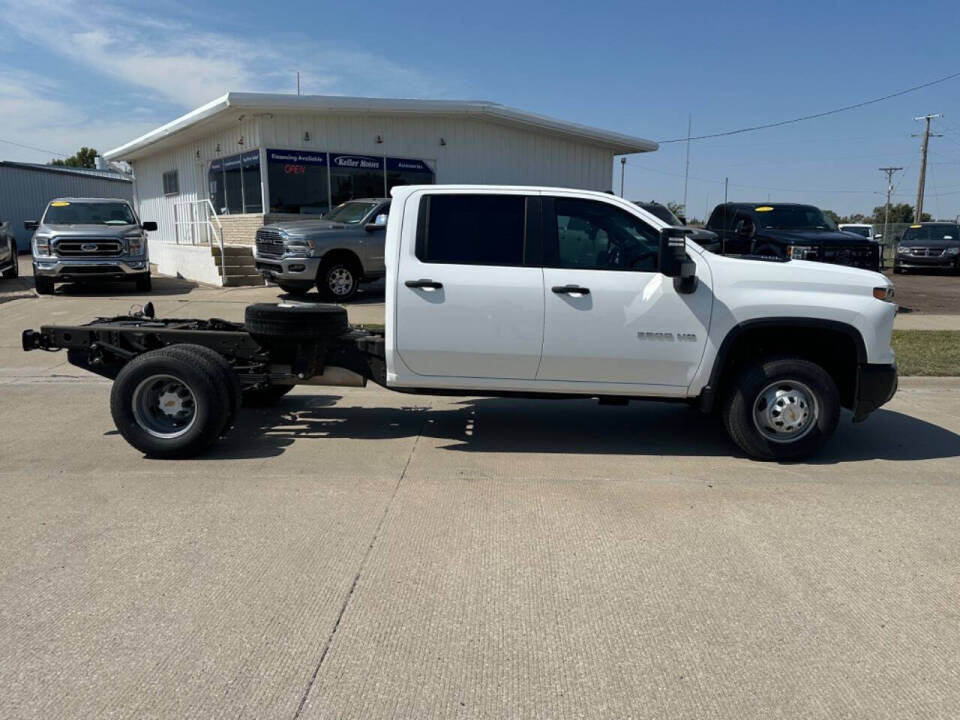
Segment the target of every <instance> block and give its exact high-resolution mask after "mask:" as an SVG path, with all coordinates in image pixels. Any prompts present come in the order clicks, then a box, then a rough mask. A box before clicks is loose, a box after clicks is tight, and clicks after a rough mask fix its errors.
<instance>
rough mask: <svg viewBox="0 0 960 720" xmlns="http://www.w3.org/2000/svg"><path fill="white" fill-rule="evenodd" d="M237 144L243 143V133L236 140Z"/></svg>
mask: <svg viewBox="0 0 960 720" xmlns="http://www.w3.org/2000/svg"><path fill="white" fill-rule="evenodd" d="M237 145H243V135H241V136H240V139H239V140H237Z"/></svg>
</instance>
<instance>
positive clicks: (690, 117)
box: [683, 113, 693, 216]
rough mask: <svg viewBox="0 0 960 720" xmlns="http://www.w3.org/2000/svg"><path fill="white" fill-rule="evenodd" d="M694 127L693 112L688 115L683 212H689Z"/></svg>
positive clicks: (686, 213)
mask: <svg viewBox="0 0 960 720" xmlns="http://www.w3.org/2000/svg"><path fill="white" fill-rule="evenodd" d="M692 127H693V114H692V113H690V114H688V115H687V161H686V165H685V166H684V169H683V214H684V216H686V215H688V214H689V213H688V212H687V179H688V178H689V177H690V130H691V128H692Z"/></svg>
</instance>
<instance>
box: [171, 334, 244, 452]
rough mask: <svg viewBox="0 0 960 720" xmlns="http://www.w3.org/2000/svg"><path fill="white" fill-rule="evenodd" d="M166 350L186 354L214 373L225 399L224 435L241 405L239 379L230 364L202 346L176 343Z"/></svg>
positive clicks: (231, 425)
mask: <svg viewBox="0 0 960 720" xmlns="http://www.w3.org/2000/svg"><path fill="white" fill-rule="evenodd" d="M167 349H168V350H172V351H174V352H182V353H187V354H188V355H189V356H191V357H194V358H196V359H197V361H198V362H201V363H204V364H206V366H207V369H208V370H209V371H210V372H213V373H215V374H216V376H217V377H218V378H219V379H220V382H219V384H220V387H221V390H222V391H223V392H224V395H225V397H226V398H227V420H226V423H225V425H224V429H223V432H224V433H226V432H227V430H229V429H230V428H232V427H233V426H234V423H235V422H236V417H237V412H238V411H239V410H240V403H241V400H240V393H241V387H240V379H239V378H238V377H237V374H236V373H235V372H234V371H233V368H232V367H231V366H230V363H228V362H227V359H226V358H225V357H224V356H223V355H221V354H220V353H218V352H217V351H216V350H213V349H212V348H208V347H205V346H204V345H194V344H193V343H177V344H176V345H171V346H169V347H168V348H167Z"/></svg>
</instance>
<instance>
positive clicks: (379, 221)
mask: <svg viewBox="0 0 960 720" xmlns="http://www.w3.org/2000/svg"><path fill="white" fill-rule="evenodd" d="M386 226H387V214H386V213H380V214H379V215H377V216H376V217H375V218H374V219H373V222H370V223H367V224H366V225H364V226H363V229H364V230H366V231H367V232H376V231H377V230H383V229H384V228H385V227H386Z"/></svg>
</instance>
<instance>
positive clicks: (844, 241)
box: [707, 202, 883, 271]
mask: <svg viewBox="0 0 960 720" xmlns="http://www.w3.org/2000/svg"><path fill="white" fill-rule="evenodd" d="M707 229H708V230H712V231H713V232H715V233H717V235H719V236H720V242H721V250H720V251H719V252H721V253H722V254H725V255H766V256H772V257H779V258H789V259H792V260H816V261H819V262H826V263H834V264H836V265H849V266H851V267H858V268H864V269H867V270H878V271H879V270H880V269H881V268H882V265H881V261H882V259H883V253H882V252H881V247H880V244H879V243H878V242H875V241H874V240H868V239H866V238H863V237H861V236H859V235H855V234H853V233H848V232H843V231H842V230H838V229H837V226H836V224H834V222H833V221H832V220H831V219H830V218H828V217H827V216H826V215H824V214H823V212H822V211H821V210H820V209H819V208H817V207H815V206H813V205H798V204H794V203H740V202H737V203H723V204H720V205H717V207H716V208H714V210H713V212H712V213H711V214H710V220H709V222H707Z"/></svg>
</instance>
